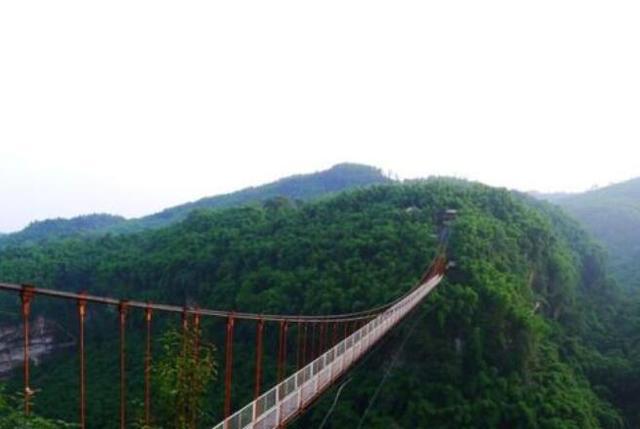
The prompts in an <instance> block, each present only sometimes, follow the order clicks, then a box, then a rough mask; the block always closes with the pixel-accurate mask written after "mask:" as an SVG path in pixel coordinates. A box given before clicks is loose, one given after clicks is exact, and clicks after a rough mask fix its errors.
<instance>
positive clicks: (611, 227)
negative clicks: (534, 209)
mask: <svg viewBox="0 0 640 429" xmlns="http://www.w3.org/2000/svg"><path fill="white" fill-rule="evenodd" d="M551 201H552V202H554V203H555V204H558V205H559V206H560V207H562V208H563V209H565V210H566V211H567V212H568V213H570V214H571V215H572V216H574V217H575V218H576V219H578V220H579V221H580V222H581V223H582V225H584V227H585V228H586V229H587V230H588V231H589V232H590V233H591V234H593V236H594V237H596V238H597V239H598V240H600V241H601V242H602V243H603V244H604V245H605V247H606V248H607V250H608V252H609V254H610V258H609V259H610V264H611V268H612V273H613V274H614V275H615V277H616V279H617V280H618V281H619V282H620V284H621V285H623V286H624V287H625V288H627V289H630V290H640V266H639V265H638V263H637V261H639V260H640V178H638V179H633V180H629V181H626V182H623V183H618V184H615V185H611V186H607V187H604V188H599V189H595V190H591V191H587V192H584V193H580V194H571V195H566V196H563V197H562V198H555V199H551Z"/></svg>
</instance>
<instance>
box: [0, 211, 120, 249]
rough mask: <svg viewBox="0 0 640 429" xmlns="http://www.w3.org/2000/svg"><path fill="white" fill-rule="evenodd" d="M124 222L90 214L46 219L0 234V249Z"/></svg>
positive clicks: (113, 217)
mask: <svg viewBox="0 0 640 429" xmlns="http://www.w3.org/2000/svg"><path fill="white" fill-rule="evenodd" d="M124 221H125V218H123V217H120V216H112V215H109V214H92V215H86V216H78V217H74V218H71V219H47V220H43V221H37V222H32V223H31V224H30V225H29V226H27V227H26V228H25V229H23V230H22V231H19V232H16V233H13V234H0V248H3V247H7V246H12V245H13V246H15V245H30V244H39V243H42V242H43V241H47V240H54V239H58V238H64V237H70V236H74V235H82V234H89V233H94V232H96V231H102V230H105V229H107V228H111V227H113V226H115V225H118V224H120V223H122V222H124Z"/></svg>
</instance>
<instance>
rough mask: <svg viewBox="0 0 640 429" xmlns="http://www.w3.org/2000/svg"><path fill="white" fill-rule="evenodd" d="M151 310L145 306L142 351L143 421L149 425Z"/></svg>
mask: <svg viewBox="0 0 640 429" xmlns="http://www.w3.org/2000/svg"><path fill="white" fill-rule="evenodd" d="M152 315H153V310H152V309H151V307H147V308H146V309H145V311H144V316H145V317H144V318H145V323H146V326H147V337H146V345H145V352H144V423H145V425H146V426H150V425H151V318H152Z"/></svg>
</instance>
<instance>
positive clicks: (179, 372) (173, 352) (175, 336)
mask: <svg viewBox="0 0 640 429" xmlns="http://www.w3.org/2000/svg"><path fill="white" fill-rule="evenodd" d="M160 342H161V344H162V349H163V351H164V353H163V355H162V358H161V359H160V361H159V362H158V363H157V364H156V365H155V366H154V370H153V372H154V383H153V385H154V386H155V387H156V389H157V397H158V405H159V406H158V407H156V408H157V410H158V411H157V412H156V416H155V417H154V419H153V420H154V421H156V422H159V423H158V424H156V425H153V426H151V427H153V428H157V429H161V428H164V427H166V428H173V429H194V428H196V427H198V423H197V422H198V421H201V420H202V417H203V416H205V415H206V411H207V410H206V408H205V407H206V405H207V404H206V402H205V399H206V397H205V393H206V391H207V386H208V385H209V384H210V383H211V382H212V381H213V380H214V378H215V376H216V373H217V368H216V362H215V360H214V354H215V347H214V346H213V345H212V344H209V343H206V342H202V336H201V332H200V329H199V328H196V327H193V326H191V327H189V328H187V329H186V330H178V329H169V330H167V332H165V334H164V335H163V337H162V339H161V341H160ZM142 427H143V428H146V427H147V426H144V425H142Z"/></svg>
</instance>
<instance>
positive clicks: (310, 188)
mask: <svg viewBox="0 0 640 429" xmlns="http://www.w3.org/2000/svg"><path fill="white" fill-rule="evenodd" d="M389 182H391V179H389V178H388V177H387V176H385V175H384V174H383V173H382V171H381V170H380V169H378V168H375V167H370V166H367V165H361V164H349V163H344V164H338V165H335V166H333V167H331V168H330V169H328V170H324V171H320V172H316V173H311V174H300V175H295V176H291V177H286V178H283V179H280V180H278V181H276V182H273V183H268V184H266V185H262V186H256V187H251V188H246V189H242V190H240V191H237V192H232V193H230V194H224V195H218V196H214V197H206V198H202V199H200V200H198V201H195V202H190V203H186V204H182V205H179V206H175V207H171V208H168V209H165V210H163V211H161V212H159V213H155V214H152V215H149V216H145V217H141V218H138V219H130V220H125V219H124V218H122V217H119V216H111V215H88V216H79V217H75V218H72V219H52V220H45V221H39V222H34V223H32V224H31V225H29V226H28V227H27V228H25V229H24V230H22V231H20V232H17V233H13V234H7V235H1V234H0V248H2V247H6V246H9V245H24V244H34V243H37V242H39V241H42V240H51V239H56V238H61V237H68V236H72V235H83V234H88V233H93V234H106V233H132V232H139V231H143V230H145V229H155V228H161V227H164V226H167V225H171V224H173V223H176V222H179V221H181V220H183V219H185V218H186V217H187V216H188V214H189V213H191V212H192V211H193V210H196V209H203V208H207V209H211V208H218V209H219V208H228V207H237V206H243V205H247V204H254V203H255V204H259V203H261V202H263V201H265V200H268V199H271V198H275V197H285V198H289V199H292V200H303V201H304V200H310V199H314V198H319V197H322V196H325V195H329V194H332V193H336V192H341V191H344V190H348V189H354V188H360V187H366V186H371V185H376V184H383V183H389Z"/></svg>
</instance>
